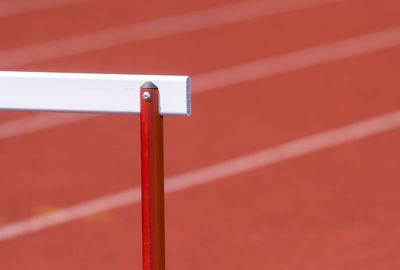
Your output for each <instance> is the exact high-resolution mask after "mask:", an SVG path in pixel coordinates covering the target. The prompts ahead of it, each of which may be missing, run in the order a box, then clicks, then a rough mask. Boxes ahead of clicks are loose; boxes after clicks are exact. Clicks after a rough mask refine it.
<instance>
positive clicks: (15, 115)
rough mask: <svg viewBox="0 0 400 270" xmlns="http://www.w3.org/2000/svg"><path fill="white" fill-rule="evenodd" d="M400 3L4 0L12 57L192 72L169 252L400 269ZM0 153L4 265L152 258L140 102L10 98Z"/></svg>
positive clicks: (79, 67)
mask: <svg viewBox="0 0 400 270" xmlns="http://www.w3.org/2000/svg"><path fill="white" fill-rule="evenodd" d="M399 14H400V2H399V1H398V0H380V1H377V0H251V1H250V0H213V1H211V0H204V1H183V0H170V1H156V0H149V1H136V0H129V1H128V0H114V1H106V0H0V33H1V42H0V69H1V70H17V71H51V72H85V73H122V74H171V75H172V74H176V75H190V76H191V77H192V91H193V92H192V94H193V96H192V101H193V112H192V116H191V117H189V118H181V117H165V120H164V125H165V138H164V139H165V174H166V198H165V199H166V255H167V269H176V270H178V269H182V270H183V269H193V270H194V269H271V270H291V269H296V270H302V269H304V270H306V269H307V270H308V269H310V270H314V269H315V270H321V269H352V270H355V269H371V270H372V269H377V270H378V269H379V270H382V269H399V268H400V259H399V258H398V254H399V252H400V229H399V228H400V211H399V210H400V196H399V188H400V182H399V180H400V171H399V162H400V129H399V127H400V111H399V109H400V90H399V89H400V77H399V74H400V16H399ZM0 98H1V97H0ZM0 164H1V165H0V166H1V167H0V168H1V169H0V269H8V270H11V269H43V270H45V269H85V270H89V269H96V270H100V269H141V214H140V202H139V198H138V190H139V188H140V144H139V117H138V116H137V115H101V116H100V115H84V114H57V113H27V112H7V111H3V112H0Z"/></svg>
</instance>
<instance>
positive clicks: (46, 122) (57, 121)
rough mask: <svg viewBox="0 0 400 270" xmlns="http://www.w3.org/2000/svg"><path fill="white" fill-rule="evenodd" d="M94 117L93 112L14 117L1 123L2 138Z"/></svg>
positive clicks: (0, 136) (0, 134)
mask: <svg viewBox="0 0 400 270" xmlns="http://www.w3.org/2000/svg"><path fill="white" fill-rule="evenodd" d="M93 117H94V115H91V114H67V113H40V114H35V115H32V116H27V117H21V118H17V119H12V120H8V121H4V122H2V123H0V140H4V139H8V138H12V137H15V136H19V135H22V134H28V133H32V132H36V131H40V130H43V129H48V128H54V127H58V126H62V125H66V124H70V123H74V122H79V121H82V120H85V119H90V118H93Z"/></svg>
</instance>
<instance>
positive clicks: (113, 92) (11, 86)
mask: <svg viewBox="0 0 400 270" xmlns="http://www.w3.org/2000/svg"><path fill="white" fill-rule="evenodd" d="M0 110H24V111H49V112H80V113H123V114H140V129H141V131H140V132H141V175H142V182H141V183H142V248H143V250H142V252H143V254H142V255H143V269H144V270H164V269H165V240H164V239H165V231H164V153H163V116H165V115H175V116H190V114H191V85H190V78H189V77H188V76H163V75H119V74H118V75H116V74H83V73H48V72H10V71H0Z"/></svg>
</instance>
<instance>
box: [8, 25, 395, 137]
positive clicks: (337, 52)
mask: <svg viewBox="0 0 400 270" xmlns="http://www.w3.org/2000/svg"><path fill="white" fill-rule="evenodd" d="M398 45H400V26H398V27H395V28H390V29H386V30H384V31H380V32H375V33H371V34H368V35H364V36H359V37H355V38H351V39H346V40H342V41H338V42H335V43H330V44H325V45H321V46H317V47H313V48H309V49H306V50H301V51H295V52H291V53H287V54H283V55H280V56H275V57H271V58H266V59H262V60H259V61H254V62H250V63H246V64H241V65H237V66H234V67H228V68H224V69H220V70H217V71H213V72H208V73H205V74H201V75H197V76H194V77H193V78H192V82H193V83H192V85H193V88H192V91H193V94H196V93H201V92H206V91H211V90H215V89H217V88H219V87H226V86H230V85H234V84H238V83H243V82H247V81H250V80H256V79H260V78H266V77H269V76H273V75H277V74H281V73H286V72H290V71H295V70H298V69H302V68H307V67H312V66H315V65H320V64H324V63H328V62H332V61H335V60H341V59H346V58H349V57H352V56H357V55H361V54H366V53H371V52H374V51H379V50H384V49H387V48H391V47H394V46H398ZM88 117H93V116H83V115H79V116H77V115H74V114H65V115H62V117H58V116H57V114H56V115H53V114H38V115H35V116H33V117H32V118H26V120H23V119H17V120H9V121H7V122H3V123H0V140H1V139H7V138H10V137H13V136H18V135H24V134H28V133H31V132H35V131H40V130H42V129H47V128H52V127H56V126H60V125H63V124H68V123H72V122H78V121H79V120H81V119H87V118H88ZM68 119H69V120H68ZM31 121H32V123H30V122H31ZM38 122H39V123H40V124H37V123H38Z"/></svg>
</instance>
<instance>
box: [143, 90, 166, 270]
mask: <svg viewBox="0 0 400 270" xmlns="http://www.w3.org/2000/svg"><path fill="white" fill-rule="evenodd" d="M140 106H141V107H140V129H141V159H142V244H143V269H144V270H164V269H165V236H164V235H165V232H164V149H163V118H162V116H160V114H159V94H158V88H157V86H156V85H154V84H153V83H151V82H146V83H145V84H143V85H142V86H141V89H140Z"/></svg>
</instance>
